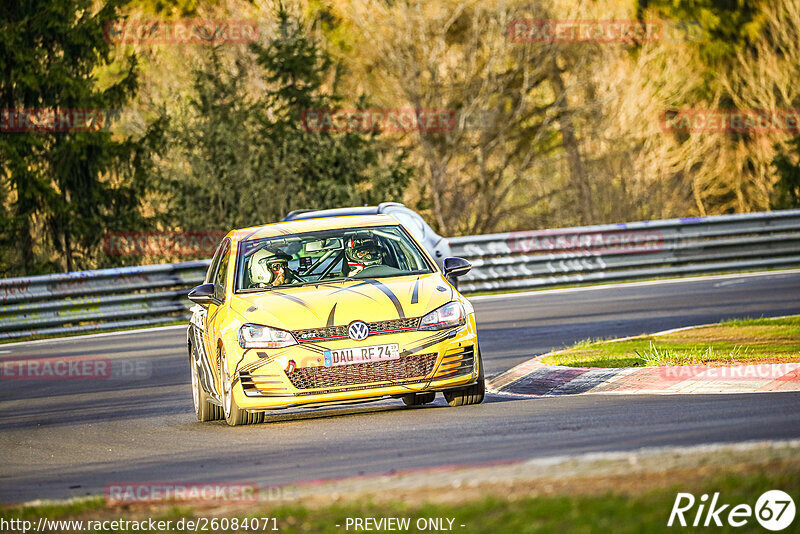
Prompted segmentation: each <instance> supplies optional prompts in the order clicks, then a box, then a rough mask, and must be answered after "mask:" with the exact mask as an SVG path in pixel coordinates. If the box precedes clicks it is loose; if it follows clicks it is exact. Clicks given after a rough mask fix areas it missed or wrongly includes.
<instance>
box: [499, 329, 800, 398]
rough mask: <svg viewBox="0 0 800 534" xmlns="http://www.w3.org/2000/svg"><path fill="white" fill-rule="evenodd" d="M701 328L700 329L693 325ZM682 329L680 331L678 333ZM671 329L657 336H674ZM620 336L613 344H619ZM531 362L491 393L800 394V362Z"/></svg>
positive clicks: (509, 373)
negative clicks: (661, 364)
mask: <svg viewBox="0 0 800 534" xmlns="http://www.w3.org/2000/svg"><path fill="white" fill-rule="evenodd" d="M692 328H699V327H692ZM681 330H684V329H681ZM674 331H675V330H669V331H666V332H659V333H658V334H653V335H655V336H658V335H664V334H667V333H671V332H674ZM626 339H631V338H620V339H614V340H611V341H622V340H626ZM559 352H561V351H557V352H550V353H548V354H543V355H541V356H537V357H536V358H532V359H530V360H528V361H526V362H524V363H521V364H520V365H517V366H516V367H513V368H512V369H510V370H508V371H506V372H504V373H502V374H500V375H498V376H496V377H494V378H492V379H490V380H489V381H487V389H488V391H489V392H492V393H510V394H515V395H533V396H544V395H576V394H580V393H603V394H610V393H622V394H631V393H648V394H652V393H756V392H768V391H800V362H791V363H774V364H747V365H735V366H730V367H718V366H709V365H679V366H665V367H617V368H601V367H566V366H561V365H546V364H544V363H542V361H541V360H542V358H544V357H545V356H549V355H552V354H558V353H559Z"/></svg>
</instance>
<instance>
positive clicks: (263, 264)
mask: <svg viewBox="0 0 800 534" xmlns="http://www.w3.org/2000/svg"><path fill="white" fill-rule="evenodd" d="M290 259H291V256H289V255H288V254H285V253H283V252H281V251H280V250H279V251H277V252H273V251H271V250H267V249H261V250H259V251H257V252H255V253H254V254H253V257H252V259H251V260H250V282H251V283H253V284H256V285H259V286H267V285H270V286H279V285H282V284H288V283H289V279H290V273H289V260H290Z"/></svg>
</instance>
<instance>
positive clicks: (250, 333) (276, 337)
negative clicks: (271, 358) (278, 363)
mask: <svg viewBox="0 0 800 534" xmlns="http://www.w3.org/2000/svg"><path fill="white" fill-rule="evenodd" d="M292 345H297V340H295V338H294V336H293V335H292V334H290V333H289V332H287V331H285V330H278V329H277V328H270V327H269V326H262V325H260V324H245V325H242V326H241V328H239V346H240V347H242V348H243V349H282V348H284V347H290V346H292Z"/></svg>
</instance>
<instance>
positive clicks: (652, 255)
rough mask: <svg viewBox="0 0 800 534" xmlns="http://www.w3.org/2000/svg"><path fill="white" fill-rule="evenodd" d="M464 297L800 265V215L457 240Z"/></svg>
mask: <svg viewBox="0 0 800 534" xmlns="http://www.w3.org/2000/svg"><path fill="white" fill-rule="evenodd" d="M450 246H451V248H452V251H453V255H455V256H461V257H464V258H467V259H469V260H470V261H471V262H472V266H473V267H472V270H471V271H470V272H469V274H467V275H466V276H464V277H462V278H461V279H460V280H459V288H460V289H461V290H462V291H464V292H467V293H469V292H474V291H491V290H507V289H532V288H540V287H548V286H557V285H569V284H578V283H586V282H602V281H620V280H636V279H642V278H656V277H663V276H675V275H684V274H701V273H708V272H730V271H744V270H753V269H771V268H778V267H787V266H793V265H800V210H786V211H776V212H767V213H748V214H741V215H719V216H711V217H692V218H687V219H670V220H662V221H647V222H635V223H620V224H606V225H599V226H585V227H579V228H564V229H557V230H542V231H531V232H511V233H505V234H492V235H482V236H469V237H456V238H452V239H450Z"/></svg>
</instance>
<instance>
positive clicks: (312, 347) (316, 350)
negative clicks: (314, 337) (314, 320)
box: [300, 343, 327, 354]
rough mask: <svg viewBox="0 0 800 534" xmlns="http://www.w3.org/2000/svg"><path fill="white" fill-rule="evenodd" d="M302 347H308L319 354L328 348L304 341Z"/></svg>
mask: <svg viewBox="0 0 800 534" xmlns="http://www.w3.org/2000/svg"><path fill="white" fill-rule="evenodd" d="M300 348H301V349H307V350H309V351H311V352H315V353H317V354H322V353H323V352H325V351H326V350H327V349H326V348H325V347H320V346H318V345H314V344H312V343H303V344H302V345H300Z"/></svg>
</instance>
